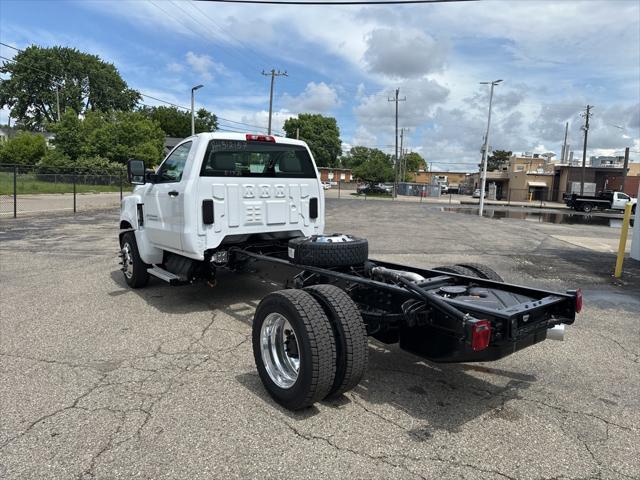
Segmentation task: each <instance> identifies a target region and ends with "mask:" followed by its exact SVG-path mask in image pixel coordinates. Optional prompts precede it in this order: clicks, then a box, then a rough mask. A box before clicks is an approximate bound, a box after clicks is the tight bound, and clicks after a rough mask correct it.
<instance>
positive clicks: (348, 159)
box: [342, 147, 393, 183]
mask: <svg viewBox="0 0 640 480" xmlns="http://www.w3.org/2000/svg"><path fill="white" fill-rule="evenodd" d="M342 160H343V164H344V166H346V167H347V168H351V169H352V171H353V175H354V176H355V177H356V178H358V179H360V180H364V181H365V182H368V183H380V182H390V181H392V180H393V164H392V162H391V156H390V155H387V154H386V153H384V152H383V151H382V150H378V149H377V148H367V147H353V148H352V149H351V150H349V153H347V155H345V156H344V157H343V158H342Z"/></svg>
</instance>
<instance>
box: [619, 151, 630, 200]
mask: <svg viewBox="0 0 640 480" xmlns="http://www.w3.org/2000/svg"><path fill="white" fill-rule="evenodd" d="M628 168H629V147H627V148H625V149H624V165H623V167H622V186H621V187H620V191H621V192H624V184H625V182H626V181H627V169H628Z"/></svg>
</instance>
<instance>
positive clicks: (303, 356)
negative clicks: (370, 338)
mask: <svg viewBox="0 0 640 480" xmlns="http://www.w3.org/2000/svg"><path fill="white" fill-rule="evenodd" d="M358 322H359V323H358ZM252 337H253V354H254V358H255V362H256V367H257V369H258V375H259V376H260V379H261V380H262V383H263V385H264V387H265V389H266V390H267V392H268V393H269V394H270V395H271V396H272V397H273V398H274V400H276V402H278V403H279V404H280V405H282V406H283V407H285V408H288V409H290V410H298V409H301V408H305V407H308V406H311V405H313V404H314V403H315V402H318V401H320V400H322V399H323V398H326V397H333V396H337V395H340V394H341V393H344V392H345V391H347V390H349V389H351V388H353V387H354V386H355V385H357V384H358V382H359V381H360V379H361V378H362V375H363V374H364V372H365V370H366V365H367V343H366V331H365V328H364V323H363V322H362V317H360V313H359V312H358V310H357V307H356V306H355V304H354V303H353V301H352V300H351V299H350V298H349V297H348V295H347V294H346V293H345V292H344V291H342V290H340V289H339V288H337V287H334V286H330V285H321V286H315V287H309V288H307V289H305V290H281V291H279V292H274V293H271V294H269V295H267V296H266V297H265V298H264V299H263V300H262V301H261V302H260V304H259V305H258V308H257V309H256V313H255V316H254V319H253V334H252Z"/></svg>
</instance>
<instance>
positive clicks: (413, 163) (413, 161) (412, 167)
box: [403, 152, 426, 182]
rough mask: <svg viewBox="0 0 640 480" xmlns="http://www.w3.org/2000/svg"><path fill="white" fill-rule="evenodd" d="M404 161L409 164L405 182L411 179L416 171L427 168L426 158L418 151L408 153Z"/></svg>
mask: <svg viewBox="0 0 640 480" xmlns="http://www.w3.org/2000/svg"><path fill="white" fill-rule="evenodd" d="M403 162H405V163H406V166H407V173H406V174H405V179H404V180H405V182H409V181H411V180H412V179H413V177H414V173H415V172H417V171H418V170H421V169H425V168H426V162H425V161H424V158H422V156H421V155H420V154H419V153H416V152H411V153H407V154H406V155H405V156H404V158H403Z"/></svg>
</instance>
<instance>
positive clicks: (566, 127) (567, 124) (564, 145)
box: [560, 122, 569, 163]
mask: <svg viewBox="0 0 640 480" xmlns="http://www.w3.org/2000/svg"><path fill="white" fill-rule="evenodd" d="M568 134H569V122H567V123H566V124H565V126H564V142H563V144H562V154H561V156H560V163H564V161H565V159H566V157H567V135H568Z"/></svg>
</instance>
